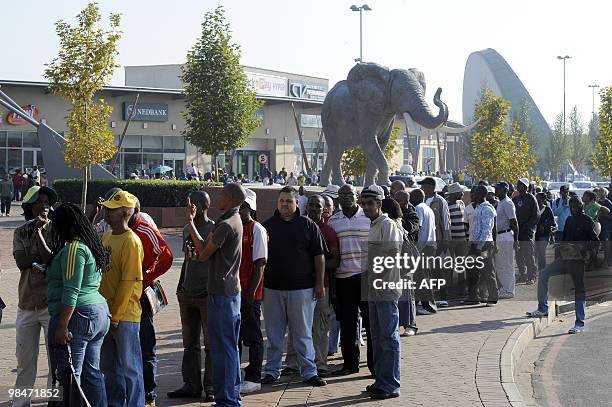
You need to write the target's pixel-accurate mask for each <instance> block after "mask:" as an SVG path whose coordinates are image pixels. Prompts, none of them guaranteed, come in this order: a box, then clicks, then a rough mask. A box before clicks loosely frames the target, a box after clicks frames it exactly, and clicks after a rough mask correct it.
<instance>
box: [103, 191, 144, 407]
mask: <svg viewBox="0 0 612 407" xmlns="http://www.w3.org/2000/svg"><path fill="white" fill-rule="evenodd" d="M136 202H137V198H136V197H135V196H134V195H132V194H130V193H129V192H127V191H118V192H116V193H115V194H114V195H112V196H111V197H110V198H108V199H107V200H106V201H104V202H102V205H103V206H104V207H105V208H106V210H105V216H104V218H105V220H106V222H107V223H108V225H110V228H111V231H110V232H106V233H104V235H103V236H102V244H103V245H104V248H105V249H106V252H107V254H108V255H109V256H110V259H109V262H108V264H109V265H110V266H109V267H108V269H107V270H106V271H105V272H104V273H103V274H102V283H101V284H100V293H101V294H102V295H103V296H104V298H106V300H107V302H108V307H109V309H110V312H111V328H110V332H109V334H108V335H107V336H106V338H104V343H103V344H102V351H101V358H100V367H101V369H102V372H103V373H104V381H105V384H106V396H107V398H108V405H109V406H111V407H112V406H124V405H127V406H128V407H131V406H134V407H136V406H137V407H142V406H143V405H144V404H145V402H144V382H143V377H142V354H141V351H140V340H139V335H138V333H139V329H140V314H141V312H142V308H141V305H140V294H141V293H142V278H143V276H142V259H143V249H142V243H141V242H140V239H139V238H138V235H136V233H134V232H133V231H132V230H131V229H130V228H129V226H128V221H129V219H130V217H131V216H132V215H133V214H134V208H135V207H136Z"/></svg>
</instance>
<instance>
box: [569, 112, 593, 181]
mask: <svg viewBox="0 0 612 407" xmlns="http://www.w3.org/2000/svg"><path fill="white" fill-rule="evenodd" d="M568 130H569V132H568V136H569V141H570V145H571V154H570V160H571V162H572V164H573V165H574V167H575V168H576V170H577V171H579V172H582V171H583V170H584V168H585V167H586V165H587V164H588V163H589V161H590V158H591V150H592V148H591V144H590V143H589V139H588V135H587V134H586V133H585V131H584V125H583V124H582V120H581V118H580V114H579V113H578V107H577V106H574V107H573V108H572V110H571V111H570V114H569V129H568Z"/></svg>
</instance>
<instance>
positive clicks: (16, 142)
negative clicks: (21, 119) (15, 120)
mask: <svg viewBox="0 0 612 407" xmlns="http://www.w3.org/2000/svg"><path fill="white" fill-rule="evenodd" d="M7 135H8V146H9V147H17V148H21V132H20V131H9V132H7Z"/></svg>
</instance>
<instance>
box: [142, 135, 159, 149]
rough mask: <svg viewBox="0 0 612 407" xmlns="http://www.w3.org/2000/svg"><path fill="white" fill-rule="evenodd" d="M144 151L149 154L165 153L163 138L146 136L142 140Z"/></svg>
mask: <svg viewBox="0 0 612 407" xmlns="http://www.w3.org/2000/svg"><path fill="white" fill-rule="evenodd" d="M142 151H144V152H149V153H161V152H162V151H163V137H162V136H145V137H143V138H142Z"/></svg>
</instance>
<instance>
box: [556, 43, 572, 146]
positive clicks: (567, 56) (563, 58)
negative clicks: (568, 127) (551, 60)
mask: <svg viewBox="0 0 612 407" xmlns="http://www.w3.org/2000/svg"><path fill="white" fill-rule="evenodd" d="M570 58H571V57H570V56H569V55H566V56H564V57H562V56H560V55H557V59H562V60H563V135H564V136H565V61H566V60H567V59H570Z"/></svg>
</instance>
